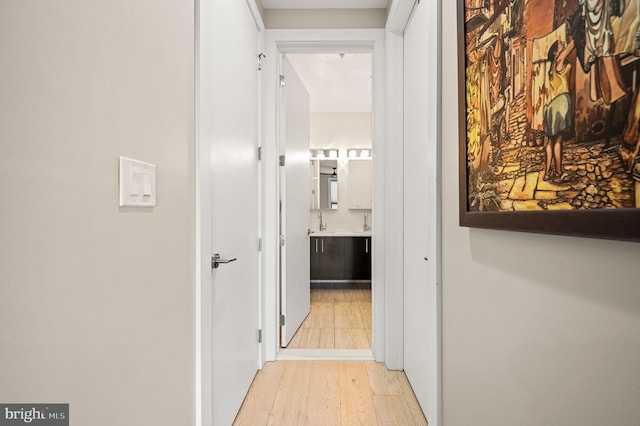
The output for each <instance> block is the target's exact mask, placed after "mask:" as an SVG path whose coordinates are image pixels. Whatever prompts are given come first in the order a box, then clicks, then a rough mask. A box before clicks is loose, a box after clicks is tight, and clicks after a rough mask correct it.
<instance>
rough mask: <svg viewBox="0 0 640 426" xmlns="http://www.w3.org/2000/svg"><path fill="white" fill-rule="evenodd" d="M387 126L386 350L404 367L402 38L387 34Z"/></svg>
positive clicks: (391, 362) (394, 364)
mask: <svg viewBox="0 0 640 426" xmlns="http://www.w3.org/2000/svg"><path fill="white" fill-rule="evenodd" d="M386 47H387V49H386V55H387V61H386V66H387V69H386V73H387V88H386V89H387V98H386V101H387V116H386V121H387V128H386V131H387V133H386V140H387V141H389V142H388V143H387V145H386V147H385V148H386V150H385V152H384V162H385V169H386V170H388V173H387V174H386V175H385V177H384V180H382V182H380V185H383V186H384V190H385V192H386V197H387V198H386V203H387V206H389V208H388V210H387V212H386V214H385V218H386V222H385V240H384V248H385V252H386V256H385V262H386V269H385V273H386V276H385V282H386V283H387V284H386V293H385V302H386V313H385V322H386V330H387V336H386V341H387V345H386V347H387V351H386V354H385V362H386V364H387V367H388V368H390V369H392V370H402V369H404V115H403V114H404V94H403V91H404V74H403V70H404V68H403V61H404V54H403V51H404V39H403V37H402V36H401V35H396V34H394V33H390V32H387V33H386Z"/></svg>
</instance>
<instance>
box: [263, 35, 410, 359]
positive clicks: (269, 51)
mask: <svg viewBox="0 0 640 426" xmlns="http://www.w3.org/2000/svg"><path fill="white" fill-rule="evenodd" d="M384 40H385V34H384V30H383V29H342V30H335V29H331V30H315V29H314V30H266V46H265V49H266V52H265V53H266V55H267V62H266V64H265V68H264V73H263V78H264V80H263V85H262V88H263V105H262V106H263V121H262V123H263V135H264V144H263V161H264V164H263V172H264V175H263V184H264V198H263V202H264V204H263V207H264V210H263V211H264V222H263V223H264V245H263V247H264V252H263V256H264V258H263V264H264V280H263V288H264V291H263V309H262V310H263V315H264V317H263V321H262V324H263V326H264V329H263V330H264V333H263V336H264V339H263V352H264V354H265V360H266V361H274V360H275V359H276V355H277V353H278V351H279V339H278V327H277V324H278V314H279V291H280V290H279V284H278V283H279V272H280V271H279V265H280V259H279V244H280V240H279V235H280V233H281V230H280V226H279V216H278V210H279V196H278V194H279V192H280V188H279V182H280V178H279V166H278V155H279V152H280V146H279V141H278V135H279V131H278V121H277V120H278V90H277V89H278V85H279V83H278V75H279V74H280V69H279V62H280V61H279V57H280V55H281V54H286V53H315V52H317V53H327V52H335V53H340V52H371V53H372V54H373V75H374V82H373V120H372V121H373V141H372V145H373V152H374V158H373V175H374V181H373V200H374V201H373V203H374V204H373V209H372V212H373V213H372V214H373V224H372V225H373V234H372V235H373V237H372V255H373V265H374V267H373V270H372V298H373V301H372V306H373V323H372V328H373V330H372V340H373V343H372V348H371V349H372V351H373V353H374V357H375V359H376V361H378V362H383V361H385V354H386V353H387V352H389V351H393V350H394V349H395V348H388V347H387V346H386V345H385V341H386V339H385V337H386V336H388V335H389V333H390V330H388V328H387V327H386V324H387V322H388V321H386V318H385V317H386V315H385V314H388V313H389V312H398V310H389V308H388V307H387V306H386V304H385V300H386V292H387V290H388V289H387V288H386V280H385V258H384V250H385V249H384V247H385V243H384V233H385V212H386V211H387V209H386V208H385V207H386V204H385V191H384V182H385V145H386V144H385V129H386V126H385V122H386V118H385V117H386V114H385V111H386V103H385V56H384V49H385V46H384V43H385V41H384ZM399 313H400V317H401V316H402V311H401V307H400V311H399ZM399 331H401V330H393V331H391V333H392V335H393V334H398V332H399ZM396 348H397V346H396Z"/></svg>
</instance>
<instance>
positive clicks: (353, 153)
mask: <svg viewBox="0 0 640 426" xmlns="http://www.w3.org/2000/svg"><path fill="white" fill-rule="evenodd" d="M348 156H349V157H357V156H358V150H357V149H350V150H349V153H348Z"/></svg>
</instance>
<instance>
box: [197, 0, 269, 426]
mask: <svg viewBox="0 0 640 426" xmlns="http://www.w3.org/2000/svg"><path fill="white" fill-rule="evenodd" d="M199 27H200V32H199V36H198V37H199V52H198V93H197V96H198V98H197V101H198V115H197V120H198V126H197V129H198V132H199V134H198V140H199V148H200V151H199V152H200V159H199V165H200V176H199V179H200V183H201V185H202V187H203V188H202V189H201V190H200V194H201V197H202V199H201V203H202V204H203V208H202V209H201V211H202V212H203V215H207V214H208V215H209V216H210V217H202V218H201V222H202V227H203V232H202V233H201V235H202V237H201V238H202V244H201V245H202V251H203V253H205V255H208V256H210V255H213V254H214V253H217V254H219V255H220V258H221V262H227V261H231V260H233V261H231V262H230V263H220V265H219V266H218V267H217V268H213V267H212V266H209V267H208V269H207V265H203V268H201V270H202V283H203V284H202V285H203V288H202V290H201V293H202V295H203V301H202V303H203V321H207V322H208V323H209V325H210V327H209V326H208V325H207V324H206V323H205V325H203V330H205V332H207V333H209V336H206V335H205V336H203V339H202V340H203V341H202V345H203V347H204V350H203V354H205V355H204V356H203V358H204V360H203V363H202V370H203V371H202V374H203V377H204V380H203V392H202V395H203V397H202V405H203V408H202V412H203V424H213V425H216V426H217V425H220V426H224V425H231V424H232V422H233V420H234V418H235V416H236V414H237V412H238V410H239V408H240V406H241V404H242V401H243V399H244V397H245V395H246V393H247V391H248V389H249V386H250V385H251V381H252V380H253V377H254V376H255V373H256V371H257V369H258V362H259V361H258V353H259V352H258V342H257V329H258V311H259V309H258V308H259V303H258V302H259V301H258V294H259V293H258V213H259V211H258V159H257V141H258V130H259V129H258V103H259V98H258V89H259V87H258V75H257V73H258V70H257V55H258V35H259V31H258V29H257V26H256V23H255V21H254V18H253V15H252V13H251V11H250V9H249V7H248V5H247V4H246V3H245V2H244V1H224V2H223V1H217V0H213V1H206V2H205V1H201V2H200V10H199ZM204 229H206V230H204ZM207 230H208V234H209V238H207V235H206V234H207ZM203 257H204V256H203ZM203 263H206V260H203ZM209 265H211V262H209ZM206 285H209V286H210V287H209V288H205V286H206ZM209 347H210V354H211V355H210V358H211V359H209V360H208V359H206V358H207V356H206V353H207V348H209Z"/></svg>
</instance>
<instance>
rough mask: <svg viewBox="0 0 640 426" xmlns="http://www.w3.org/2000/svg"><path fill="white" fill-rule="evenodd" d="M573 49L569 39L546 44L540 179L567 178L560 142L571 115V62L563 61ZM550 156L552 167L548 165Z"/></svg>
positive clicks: (569, 123)
mask: <svg viewBox="0 0 640 426" xmlns="http://www.w3.org/2000/svg"><path fill="white" fill-rule="evenodd" d="M573 49H574V44H573V40H572V41H571V42H570V43H569V45H566V44H565V43H564V42H562V41H559V40H557V41H555V42H554V43H553V44H552V45H551V47H550V48H549V53H548V60H549V63H550V65H549V93H548V95H547V102H546V103H545V107H544V130H545V133H546V134H547V143H546V145H545V154H546V158H545V174H544V180H550V179H552V180H554V181H563V180H566V179H567V178H568V174H567V173H565V172H564V171H563V169H562V142H563V134H564V131H565V130H566V129H568V128H569V127H570V126H571V123H572V120H571V117H572V115H573V108H572V106H571V94H570V90H569V88H570V86H569V81H570V77H571V64H570V63H569V62H568V61H567V57H568V56H569V54H570V53H571V52H572V51H573ZM552 160H553V162H555V169H551V164H552Z"/></svg>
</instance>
